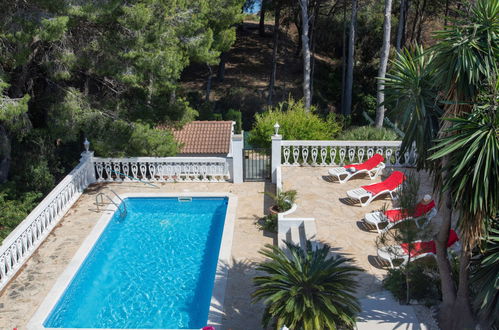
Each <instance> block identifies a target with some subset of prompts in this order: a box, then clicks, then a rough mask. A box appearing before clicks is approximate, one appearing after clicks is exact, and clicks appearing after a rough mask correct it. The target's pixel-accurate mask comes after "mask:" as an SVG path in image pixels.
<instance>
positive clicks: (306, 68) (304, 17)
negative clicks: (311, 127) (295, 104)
mask: <svg viewBox="0 0 499 330" xmlns="http://www.w3.org/2000/svg"><path fill="white" fill-rule="evenodd" d="M299 1H300V7H301V22H302V29H301V39H302V41H301V43H302V52H303V99H304V103H305V109H306V110H307V111H308V110H310V105H311V95H310V44H309V40H308V28H309V26H308V0H299Z"/></svg>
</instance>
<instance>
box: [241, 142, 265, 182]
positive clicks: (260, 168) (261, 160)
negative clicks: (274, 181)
mask: <svg viewBox="0 0 499 330" xmlns="http://www.w3.org/2000/svg"><path fill="white" fill-rule="evenodd" d="M270 154H271V150H270V149H265V148H253V149H243V179H244V181H265V180H269V179H270V159H271V158H270Z"/></svg>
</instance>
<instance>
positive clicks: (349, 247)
mask: <svg viewBox="0 0 499 330" xmlns="http://www.w3.org/2000/svg"><path fill="white" fill-rule="evenodd" d="M326 173H327V169H326V168H320V167H316V168H312V167H284V168H283V181H284V189H297V190H298V201H297V203H298V205H299V207H298V210H297V211H296V213H295V215H296V216H305V217H314V218H315V219H316V224H317V231H318V235H317V236H318V237H317V239H318V240H320V241H323V242H325V243H328V244H330V245H331V246H332V247H333V249H334V251H335V252H336V253H340V254H342V255H345V256H347V257H350V258H354V259H355V262H356V264H357V265H358V266H360V267H361V268H363V269H364V270H366V272H365V273H364V274H362V275H361V276H360V278H359V279H360V282H361V287H360V288H359V289H358V295H359V297H364V296H366V295H367V294H370V293H373V292H377V291H379V290H380V289H381V284H380V281H381V279H382V277H383V275H384V274H385V273H386V270H385V269H382V268H379V267H377V266H376V265H375V264H373V262H372V259H373V258H374V256H375V255H376V249H375V245H374V240H375V238H376V234H375V232H374V231H366V230H365V229H363V228H362V223H361V221H360V220H361V219H362V218H363V216H364V214H365V213H366V212H369V211H371V210H375V209H379V208H381V207H382V206H383V204H385V203H387V204H388V206H391V205H392V202H391V201H390V200H388V199H378V200H375V201H374V202H373V203H371V205H370V206H368V207H365V208H361V207H359V206H355V205H346V204H344V203H343V202H341V201H340V199H341V198H344V197H346V193H345V192H346V191H347V190H349V189H353V188H357V187H359V186H361V185H364V184H369V183H373V182H377V181H379V179H378V180H375V181H370V180H369V179H365V178H354V179H352V180H350V181H349V182H348V183H346V184H339V183H332V182H330V181H329V177H327V175H326ZM421 181H422V183H423V185H422V187H421V193H422V194H423V193H429V192H431V186H430V185H429V180H427V176H426V175H425V174H423V180H421ZM103 186H109V187H111V188H112V189H113V190H115V191H116V192H117V193H118V194H122V193H129V192H230V193H233V194H235V195H237V196H238V205H237V219H236V223H235V228H234V238H233V246H232V257H233V262H232V265H230V266H228V267H229V272H228V274H229V276H228V282H227V290H226V297H225V315H224V316H223V320H224V321H223V329H232V330H236V329H241V330H245V329H260V328H261V326H260V320H261V315H262V311H263V306H262V305H261V304H252V303H251V298H250V295H251V292H252V291H253V290H254V288H253V285H252V282H251V279H252V278H253V277H254V276H255V275H256V271H255V264H256V263H257V262H259V261H261V260H263V258H262V256H260V255H259V254H258V252H257V251H258V250H259V249H260V248H262V247H263V246H264V245H265V244H272V243H276V238H275V237H274V236H265V235H264V234H263V233H262V232H261V231H259V230H258V229H257V228H256V226H255V224H254V222H255V221H256V219H258V218H259V217H261V216H262V215H263V214H264V213H266V211H267V209H268V207H269V206H270V204H271V203H270V200H269V198H268V197H267V196H265V195H264V194H263V191H265V190H272V189H274V188H273V185H270V184H268V183H261V182H252V183H243V184H231V183H172V184H159V186H160V189H155V188H152V187H149V186H146V185H143V184H140V183H113V184H106V185H94V186H92V187H90V188H89V189H87V191H86V192H85V193H84V194H83V195H82V197H81V198H80V199H79V200H78V201H77V203H76V204H75V206H74V207H72V208H71V209H70V211H69V212H68V213H67V214H66V216H65V217H64V218H63V219H62V220H61V222H60V224H59V225H58V226H57V227H56V228H55V229H54V230H53V232H52V233H51V234H50V235H49V236H48V238H47V239H46V241H45V242H44V243H43V244H42V245H41V246H40V248H39V249H38V251H36V252H35V253H34V255H33V256H32V257H31V258H30V259H29V260H28V262H27V263H26V265H25V266H24V267H23V269H22V271H20V272H19V274H18V276H17V277H16V278H15V279H14V280H13V281H11V283H10V284H9V285H8V286H7V287H6V288H5V289H4V290H3V291H2V292H0V329H2V330H3V329H13V328H14V327H17V328H18V329H19V330H21V329H25V326H26V324H27V322H28V321H29V320H30V318H31V317H32V315H33V313H34V312H35V311H36V309H37V308H38V306H39V305H40V303H41V302H42V301H43V299H44V298H45V296H46V295H47V293H48V292H49V291H50V289H51V288H52V286H53V284H54V283H55V281H56V280H57V278H58V277H59V275H60V274H61V273H62V272H63V271H64V269H65V268H66V266H67V264H68V263H69V261H70V260H71V258H72V257H73V255H74V254H75V252H76V251H77V249H78V248H79V246H80V244H81V243H82V241H83V240H84V239H85V237H86V236H87V235H88V234H89V233H90V231H91V229H92V228H93V226H94V225H95V223H96V222H97V220H98V219H99V217H100V216H101V213H100V212H97V210H96V207H95V195H96V194H97V193H98V192H100V191H101V190H102V189H103ZM437 221H438V220H437Z"/></svg>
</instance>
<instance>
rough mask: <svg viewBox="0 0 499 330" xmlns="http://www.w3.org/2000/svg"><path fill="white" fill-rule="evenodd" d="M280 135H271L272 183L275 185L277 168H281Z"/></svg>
mask: <svg viewBox="0 0 499 330" xmlns="http://www.w3.org/2000/svg"><path fill="white" fill-rule="evenodd" d="M281 142H282V135H279V134H275V135H272V159H271V162H272V183H277V168H278V167H280V166H281Z"/></svg>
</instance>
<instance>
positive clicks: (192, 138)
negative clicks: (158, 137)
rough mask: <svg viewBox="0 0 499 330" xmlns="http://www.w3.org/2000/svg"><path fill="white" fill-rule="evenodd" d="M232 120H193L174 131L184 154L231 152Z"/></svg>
mask: <svg viewBox="0 0 499 330" xmlns="http://www.w3.org/2000/svg"><path fill="white" fill-rule="evenodd" d="M231 132H232V121H192V122H190V123H188V124H185V125H184V127H182V129H181V130H177V131H173V135H174V136H175V139H176V140H177V141H178V142H180V143H181V144H183V147H182V149H181V150H180V153H182V154H226V153H229V148H230V139H231Z"/></svg>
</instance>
